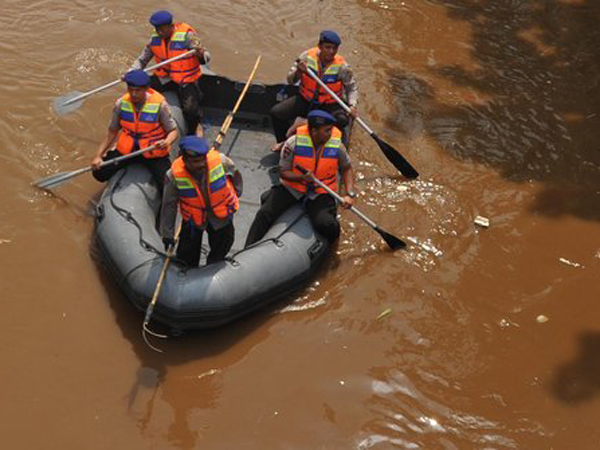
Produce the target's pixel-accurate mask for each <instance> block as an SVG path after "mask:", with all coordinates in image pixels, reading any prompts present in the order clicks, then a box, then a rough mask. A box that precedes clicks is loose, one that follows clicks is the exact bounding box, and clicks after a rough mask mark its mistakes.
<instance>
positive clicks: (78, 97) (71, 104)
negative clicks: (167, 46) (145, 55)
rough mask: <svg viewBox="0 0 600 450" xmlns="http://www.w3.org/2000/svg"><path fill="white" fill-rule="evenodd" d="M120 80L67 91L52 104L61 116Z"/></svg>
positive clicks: (176, 57)
mask: <svg viewBox="0 0 600 450" xmlns="http://www.w3.org/2000/svg"><path fill="white" fill-rule="evenodd" d="M195 51H196V50H190V51H189V52H185V53H182V54H181V55H177V56H175V57H173V58H170V59H167V60H165V61H163V62H160V63H158V64H155V65H153V66H150V67H147V68H145V69H144V72H150V71H152V70H154V69H158V68H159V67H162V66H164V65H166V64H169V63H172V62H173V61H177V60H179V59H182V58H185V57H186V56H189V55H191V54H192V53H194V52H195ZM122 81H123V80H122V79H121V78H119V79H118V80H115V81H111V82H110V83H108V84H105V85H104V86H100V87H97V88H96V89H92V90H91V91H88V92H79V91H73V92H69V93H68V94H67V95H63V96H62V97H59V98H56V99H54V102H52V105H53V107H54V110H55V111H56V113H57V114H58V115H59V116H63V115H65V114H68V113H70V112H72V111H75V110H76V109H77V108H79V107H80V106H81V105H82V104H83V100H84V99H86V98H87V97H89V96H90V95H93V94H96V93H98V92H101V91H104V90H105V89H108V88H111V87H113V86H116V85H117V84H119V83H121V82H122Z"/></svg>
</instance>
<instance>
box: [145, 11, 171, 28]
mask: <svg viewBox="0 0 600 450" xmlns="http://www.w3.org/2000/svg"><path fill="white" fill-rule="evenodd" d="M150 23H151V24H152V25H154V26H155V27H160V26H161V25H171V24H172V23H173V14H171V13H170V12H169V11H156V12H155V13H154V14H152V15H151V16H150Z"/></svg>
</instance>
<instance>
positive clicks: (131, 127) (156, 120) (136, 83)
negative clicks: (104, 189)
mask: <svg viewBox="0 0 600 450" xmlns="http://www.w3.org/2000/svg"><path fill="white" fill-rule="evenodd" d="M124 80H125V82H126V83H127V94H125V95H124V96H123V97H121V98H120V99H119V100H117V102H116V103H115V107H114V109H113V116H112V120H111V122H110V125H109V126H108V132H107V134H106V137H105V138H104V140H103V141H102V142H101V143H100V146H99V148H98V152H97V153H96V155H95V156H94V158H93V159H92V167H93V171H92V175H93V176H94V178H95V179H96V180H98V181H106V180H108V179H109V178H110V177H111V176H112V175H113V174H115V173H116V172H117V171H118V170H119V169H121V168H122V167H123V166H124V165H127V164H132V163H142V164H144V165H145V166H146V167H147V168H148V169H149V170H150V171H151V172H152V175H153V177H154V179H155V181H156V182H157V184H158V185H159V188H160V189H162V186H163V181H164V178H165V174H166V172H167V170H169V166H170V161H169V151H170V149H171V145H172V144H173V143H174V142H175V141H176V140H177V137H178V136H179V134H178V132H177V125H176V123H175V120H173V116H172V115H171V111H170V109H169V105H168V104H167V102H166V101H165V98H164V97H163V96H162V95H161V94H159V93H158V92H156V91H154V90H153V89H150V88H149V87H148V85H149V84H150V77H149V76H148V74H147V73H146V72H144V71H143V70H132V71H130V72H127V74H126V75H125V77H124ZM115 141H116V142H117V145H116V149H113V150H109V149H110V148H111V147H112V145H113V144H114V142H115ZM151 145H154V146H155V149H154V150H152V151H150V152H146V153H143V154H141V155H139V156H136V157H134V158H131V159H128V160H126V161H123V162H121V163H120V164H116V165H110V166H105V167H103V168H100V164H102V162H103V161H108V160H110V159H113V158H116V157H118V156H120V155H127V154H129V153H131V152H133V151H136V150H141V149H143V148H146V147H150V146H151Z"/></svg>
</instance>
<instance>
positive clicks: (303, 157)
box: [246, 110, 356, 247]
mask: <svg viewBox="0 0 600 450" xmlns="http://www.w3.org/2000/svg"><path fill="white" fill-rule="evenodd" d="M335 122H336V119H335V117H334V116H332V115H331V114H329V113H328V112H326V111H321V110H314V111H311V112H310V113H308V125H303V126H300V127H299V128H298V129H297V130H296V135H295V136H292V137H290V138H289V139H288V140H287V141H286V142H285V144H284V146H283V150H282V152H281V158H280V159H279V175H280V181H281V184H280V185H278V186H273V187H272V188H271V190H270V191H269V192H268V194H267V196H266V198H265V201H264V202H263V204H262V206H261V207H260V209H259V211H258V212H257V214H256V217H255V218H254V222H253V223H252V226H251V227H250V231H249V232H248V237H247V239H246V247H248V246H250V245H252V244H254V243H255V242H257V241H259V240H260V239H262V237H263V236H264V235H265V234H266V232H267V231H268V230H269V228H270V227H271V225H272V224H273V222H275V220H276V219H277V218H278V217H279V216H280V215H281V214H283V212H285V211H286V210H287V209H288V208H290V207H291V206H292V205H293V204H294V203H296V202H299V201H302V202H303V203H305V204H306V212H307V213H308V217H309V218H310V221H311V223H312V225H313V226H314V228H315V230H316V231H318V232H319V233H320V234H321V235H323V236H324V237H325V238H326V239H327V240H328V241H329V242H334V241H335V240H336V239H337V238H338V237H339V235H340V224H339V222H338V220H337V208H336V203H335V199H334V198H333V197H332V196H331V195H329V194H328V193H327V192H326V191H325V190H324V189H323V188H321V187H319V186H315V184H314V183H313V182H312V180H313V176H314V177H316V178H317V179H318V180H320V181H322V182H323V183H325V184H326V185H327V186H329V187H330V188H331V189H332V190H334V191H337V190H338V186H337V184H338V171H339V170H341V173H342V180H343V183H344V187H345V190H346V195H345V196H344V197H343V199H344V203H342V207H344V208H349V207H350V206H352V205H353V203H354V197H355V196H356V195H355V194H354V192H353V188H354V173H353V171H352V164H351V162H350V157H349V156H348V152H347V151H346V148H345V147H344V144H343V143H342V140H341V137H342V132H341V131H340V130H339V129H338V128H335V127H334V123H335ZM297 166H302V167H303V168H305V169H307V170H309V171H310V172H311V173H307V174H303V173H302V172H300V170H298V168H297Z"/></svg>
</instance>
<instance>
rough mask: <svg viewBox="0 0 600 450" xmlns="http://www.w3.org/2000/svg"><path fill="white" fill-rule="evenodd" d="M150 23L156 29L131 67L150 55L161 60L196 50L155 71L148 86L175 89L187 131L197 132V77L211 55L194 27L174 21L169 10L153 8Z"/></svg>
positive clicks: (140, 66) (141, 65) (141, 64)
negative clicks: (154, 10)
mask: <svg viewBox="0 0 600 450" xmlns="http://www.w3.org/2000/svg"><path fill="white" fill-rule="evenodd" d="M150 23H151V24H152V26H154V28H155V31H154V33H152V37H151V38H150V42H149V43H148V44H147V45H146V47H144V50H143V51H142V53H141V54H140V56H139V57H138V58H137V59H136V60H135V62H134V63H133V65H132V66H131V69H143V68H145V67H146V66H147V65H148V63H149V62H150V60H151V59H152V58H154V59H155V60H156V62H157V63H160V62H162V61H165V60H167V59H171V58H173V57H175V56H178V55H181V54H183V53H186V52H188V51H189V50H194V49H195V50H196V53H195V54H191V55H189V56H186V57H185V58H183V59H179V60H177V61H174V62H172V63H169V64H167V65H166V66H162V67H159V68H158V69H156V70H154V74H153V75H152V79H151V85H150V86H151V87H152V88H154V89H155V90H157V91H159V92H165V91H167V90H171V91H174V92H177V95H178V97H179V102H180V103H181V108H182V110H183V116H184V118H185V122H186V125H187V133H188V134H189V135H193V134H196V129H197V127H198V124H199V123H200V120H201V119H202V113H201V111H200V102H201V101H202V91H201V90H200V87H199V86H198V80H199V79H200V76H201V75H202V69H201V67H200V65H201V64H208V62H209V60H210V54H209V53H208V51H207V50H205V48H204V47H203V46H202V43H201V42H200V39H199V38H198V35H197V34H196V30H194V28H192V27H191V26H190V25H188V24H187V23H184V22H175V23H174V22H173V15H172V14H171V13H170V12H169V11H156V12H155V13H154V14H152V15H151V16H150Z"/></svg>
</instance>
